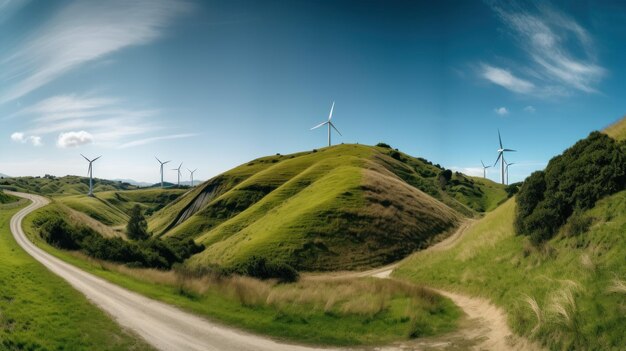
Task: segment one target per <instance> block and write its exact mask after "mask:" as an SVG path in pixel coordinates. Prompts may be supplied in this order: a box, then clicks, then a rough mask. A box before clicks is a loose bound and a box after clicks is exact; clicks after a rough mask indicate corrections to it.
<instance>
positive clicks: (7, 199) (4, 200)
mask: <svg viewBox="0 0 626 351" xmlns="http://www.w3.org/2000/svg"><path fill="white" fill-rule="evenodd" d="M18 200H19V199H18V198H17V197H15V196H13V195H9V194H6V193H5V192H3V191H2V190H0V205H2V204H9V203H13V202H17V201H18Z"/></svg>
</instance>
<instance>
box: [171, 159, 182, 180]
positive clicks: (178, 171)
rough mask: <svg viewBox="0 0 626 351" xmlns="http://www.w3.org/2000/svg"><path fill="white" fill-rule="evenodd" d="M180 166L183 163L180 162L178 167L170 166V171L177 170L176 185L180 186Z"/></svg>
mask: <svg viewBox="0 0 626 351" xmlns="http://www.w3.org/2000/svg"><path fill="white" fill-rule="evenodd" d="M182 166H183V163H182V162H181V163H180V166H178V168H172V171H177V173H178V186H180V176H181V173H180V167H182Z"/></svg>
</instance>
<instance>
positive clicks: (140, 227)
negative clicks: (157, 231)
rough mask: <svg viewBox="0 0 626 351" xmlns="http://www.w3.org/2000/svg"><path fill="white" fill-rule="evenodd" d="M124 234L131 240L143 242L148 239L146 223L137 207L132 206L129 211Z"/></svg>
mask: <svg viewBox="0 0 626 351" xmlns="http://www.w3.org/2000/svg"><path fill="white" fill-rule="evenodd" d="M126 234H127V235H128V238H129V239H131V240H145V239H147V238H148V237H150V235H149V234H148V222H147V221H146V218H145V217H144V216H143V214H142V213H141V207H140V206H139V205H135V206H133V208H132V209H131V210H130V218H129V219H128V224H127V225H126Z"/></svg>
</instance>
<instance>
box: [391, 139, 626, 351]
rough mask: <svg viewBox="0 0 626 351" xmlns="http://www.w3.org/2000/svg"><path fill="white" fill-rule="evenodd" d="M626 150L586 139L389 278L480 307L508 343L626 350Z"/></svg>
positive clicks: (612, 142)
mask: <svg viewBox="0 0 626 351" xmlns="http://www.w3.org/2000/svg"><path fill="white" fill-rule="evenodd" d="M625 150H626V143H625V142H623V141H622V142H616V141H615V140H613V139H611V138H609V137H607V136H606V135H604V134H601V133H598V132H593V133H591V134H590V135H589V136H588V137H587V138H586V139H583V140H580V141H579V142H577V143H576V144H575V145H573V146H572V147H570V148H568V149H567V150H565V151H564V153H563V154H561V155H559V156H556V157H554V158H553V159H552V160H550V162H549V163H548V166H547V167H546V170H545V171H537V172H535V173H533V174H532V175H531V176H529V177H528V178H526V180H525V181H524V184H523V185H522V186H521V188H520V191H519V193H518V195H517V197H516V198H515V199H514V200H513V199H511V200H509V201H508V202H506V203H505V204H504V205H502V206H500V207H498V208H497V209H496V210H494V211H493V212H491V213H489V214H487V215H486V216H485V217H484V218H483V219H482V220H480V221H478V222H477V223H475V225H473V226H472V227H471V228H470V229H468V230H467V232H466V234H465V235H464V236H463V237H462V238H461V239H459V240H458V241H457V242H456V244H455V245H454V246H453V247H452V248H450V249H448V250H439V251H431V252H418V253H416V254H415V255H414V256H412V257H411V258H409V259H407V260H405V261H404V262H403V263H402V265H401V266H400V267H399V268H398V269H397V270H396V271H395V272H394V275H395V276H397V277H402V278H405V279H409V280H412V281H415V282H419V283H421V284H427V285H432V286H434V287H440V288H446V289H452V290H460V291H463V292H466V293H469V294H473V295H480V296H485V297H488V298H489V299H490V300H492V301H493V302H495V303H496V304H497V305H499V306H500V307H502V308H503V309H504V310H505V311H506V312H507V314H508V319H509V324H510V325H511V326H512V327H513V329H514V330H515V331H517V332H518V333H520V334H522V335H524V336H527V337H529V338H531V339H536V340H538V341H539V342H541V343H542V344H543V345H545V346H547V347H548V348H550V349H554V350H623V349H624V348H625V347H626V336H625V334H624V333H623V331H624V327H625V326H626V313H624V312H625V307H626V305H624V301H626V300H625V298H626V265H625V263H626V190H625V189H626V157H624V155H626V153H624V151H625Z"/></svg>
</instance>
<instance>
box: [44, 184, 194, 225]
mask: <svg viewBox="0 0 626 351" xmlns="http://www.w3.org/2000/svg"><path fill="white" fill-rule="evenodd" d="M186 191H187V190H184V189H140V190H128V191H105V192H97V193H95V197H89V196H86V195H82V194H81V195H71V196H59V197H57V198H56V200H57V201H58V202H59V203H61V204H63V205H65V206H68V207H70V208H71V209H73V210H76V211H78V212H82V213H85V214H87V215H88V216H89V217H91V218H93V219H95V220H97V221H100V222H102V223H103V224H105V225H109V226H119V225H125V224H126V223H127V222H128V213H129V211H130V209H131V208H133V206H135V205H139V206H141V207H142V209H143V210H144V212H145V213H146V214H147V215H150V214H152V213H154V212H155V211H157V210H159V209H161V208H163V207H164V206H165V205H166V204H168V203H170V202H172V201H174V200H176V199H177V198H178V197H179V196H181V195H182V194H184V193H185V192H186Z"/></svg>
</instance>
